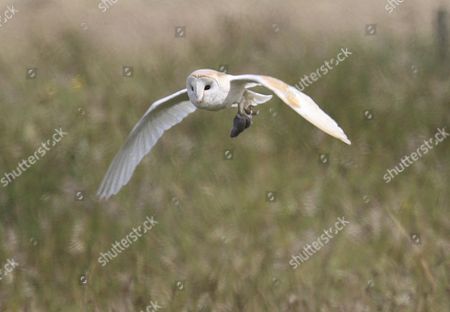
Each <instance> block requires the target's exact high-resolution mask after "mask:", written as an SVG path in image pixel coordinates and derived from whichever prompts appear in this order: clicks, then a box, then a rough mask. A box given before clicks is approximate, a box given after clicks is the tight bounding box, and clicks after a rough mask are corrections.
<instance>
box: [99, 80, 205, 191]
mask: <svg viewBox="0 0 450 312" xmlns="http://www.w3.org/2000/svg"><path fill="white" fill-rule="evenodd" d="M195 110H196V108H195V106H194V105H193V104H192V103H191V102H190V101H189V99H188V96H187V93H186V89H184V90H180V91H178V92H176V93H174V94H172V95H169V96H167V97H165V98H162V99H160V100H158V101H156V102H154V103H153V104H152V105H151V106H150V108H149V109H148V110H147V112H146V113H145V114H144V116H143V117H142V118H141V120H139V122H138V123H137V124H136V125H135V126H134V128H133V130H131V133H130V134H129V136H128V138H127V140H126V141H125V144H124V145H123V146H122V148H121V149H120V151H119V152H118V153H117V155H116V156H115V157H114V159H113V161H112V163H111V165H110V166H109V168H108V171H107V172H106V175H105V177H104V178H103V181H102V183H101V185H100V187H99V189H98V191H97V196H99V197H100V198H101V199H107V198H108V197H110V196H111V195H114V194H117V192H119V190H120V189H121V188H122V186H124V185H125V184H127V183H128V181H130V179H131V176H132V175H133V172H134V169H135V168H136V166H137V165H138V164H139V162H140V161H141V160H142V158H143V157H144V156H145V155H146V154H147V153H149V152H150V150H151V149H152V147H153V146H154V145H155V143H156V142H157V141H158V139H159V138H160V137H161V136H162V135H163V133H164V131H166V130H168V129H169V128H171V127H172V126H174V125H176V124H177V123H179V122H180V121H181V120H183V119H184V118H185V117H186V116H187V115H189V114H190V113H192V112H193V111H195Z"/></svg>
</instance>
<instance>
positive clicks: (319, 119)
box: [230, 75, 351, 145]
mask: <svg viewBox="0 0 450 312" xmlns="http://www.w3.org/2000/svg"><path fill="white" fill-rule="evenodd" d="M230 77H231V81H232V82H233V81H238V82H239V83H240V82H242V81H247V82H257V83H260V84H261V85H263V86H264V87H265V88H267V89H269V90H271V91H272V92H273V93H275V94H276V95H277V96H278V97H279V98H280V99H281V100H282V101H283V102H285V103H286V104H287V105H289V106H290V107H291V108H292V109H293V110H295V111H296V112H297V113H298V114H300V115H301V116H302V117H303V118H305V119H306V120H308V121H309V122H310V123H312V124H313V125H315V126H316V127H317V128H319V129H320V130H322V131H323V132H325V133H327V134H329V135H331V136H333V137H335V138H337V139H339V140H341V141H343V142H344V143H347V144H349V145H350V144H351V142H350V140H349V139H348V138H347V135H346V134H345V133H344V130H342V129H341V127H339V125H338V124H337V123H336V121H334V120H333V119H332V118H331V117H330V116H328V115H327V113H325V112H324V111H323V110H322V109H321V108H320V107H319V105H317V104H316V103H315V102H314V100H313V99H312V98H310V97H309V96H308V95H306V94H304V93H302V92H300V91H299V90H297V89H296V88H295V87H292V86H290V85H288V84H287V83H285V82H283V81H281V80H279V79H276V78H273V77H270V76H259V75H240V76H231V75H230Z"/></svg>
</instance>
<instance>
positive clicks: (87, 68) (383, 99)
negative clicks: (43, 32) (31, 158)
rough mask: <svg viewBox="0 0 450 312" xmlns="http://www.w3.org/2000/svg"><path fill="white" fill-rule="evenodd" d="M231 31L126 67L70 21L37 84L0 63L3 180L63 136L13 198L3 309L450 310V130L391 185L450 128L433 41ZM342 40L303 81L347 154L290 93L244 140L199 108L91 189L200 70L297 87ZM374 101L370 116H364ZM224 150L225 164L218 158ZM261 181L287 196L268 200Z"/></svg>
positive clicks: (6, 203)
mask: <svg viewBox="0 0 450 312" xmlns="http://www.w3.org/2000/svg"><path fill="white" fill-rule="evenodd" d="M223 27H224V33H226V34H227V36H228V37H225V38H222V40H223V42H234V43H235V45H234V46H233V48H232V49H223V48H221V45H220V44H218V45H217V46H213V47H211V46H210V45H208V44H207V43H205V42H203V41H201V40H194V41H191V42H190V43H189V46H183V49H184V50H183V51H184V52H183V53H184V56H183V57H180V56H176V55H175V54H174V53H171V52H172V51H170V50H163V49H161V50H159V51H158V53H156V55H153V56H152V58H151V59H149V58H146V57H145V56H142V57H141V58H139V59H137V58H136V59H133V60H132V64H128V63H129V60H127V63H126V64H124V60H123V59H119V58H117V57H112V56H108V55H105V54H104V53H103V52H102V50H101V49H100V50H98V49H97V47H96V46H95V42H94V41H93V40H91V39H89V38H86V37H84V36H83V35H80V34H79V33H77V32H74V31H66V32H64V33H62V35H61V38H58V41H57V42H51V41H50V42H45V41H44V40H38V39H36V42H35V43H34V45H35V47H36V50H37V51H41V52H42V54H41V57H40V59H39V63H38V64H36V67H38V69H39V72H38V78H37V79H35V80H26V79H25V77H24V76H25V73H24V72H25V70H24V68H25V66H26V64H23V66H17V64H11V63H7V62H3V61H0V69H1V73H0V77H1V81H2V82H5V83H4V85H3V87H2V92H1V94H0V103H1V106H2V108H3V111H4V112H5V113H4V114H2V115H1V116H0V133H1V134H0V136H1V143H2V144H1V146H2V157H1V162H0V168H1V172H2V173H3V172H8V171H11V170H13V169H14V168H15V167H16V166H17V163H18V162H19V161H20V160H21V159H22V158H24V157H25V156H28V155H31V154H32V153H33V152H34V151H35V149H36V148H37V147H38V146H39V144H40V143H41V142H42V141H44V140H46V139H47V138H49V137H50V135H51V134H52V133H53V129H55V128H59V127H62V128H63V129H64V130H65V131H67V132H68V133H69V134H68V135H67V137H65V138H64V139H63V140H62V141H61V143H59V144H58V145H57V146H55V147H54V148H53V149H52V150H51V151H50V152H49V153H48V154H47V155H46V156H45V157H44V158H43V159H41V160H40V161H39V162H38V163H37V164H36V165H34V166H33V167H32V168H30V169H29V170H28V171H26V172H25V173H23V174H22V176H20V177H19V178H18V179H17V180H15V181H14V182H13V183H11V184H10V185H9V186H8V187H6V188H3V189H2V190H1V193H0V204H1V205H0V209H1V210H0V214H1V220H2V221H1V223H0V226H1V230H0V235H1V242H2V243H1V244H0V256H1V257H0V263H3V262H1V261H2V259H8V258H10V257H14V258H15V259H16V260H17V262H18V263H19V264H20V267H19V268H18V269H17V270H16V271H14V272H13V273H12V274H11V275H10V276H9V277H8V278H6V279H4V280H2V281H0V304H1V307H2V309H3V310H8V311H18V310H23V311H59V310H61V309H64V310H65V311H81V310H87V311H107V310H108V311H129V310H133V309H134V310H141V309H144V308H145V306H146V305H147V304H148V303H149V302H150V300H156V301H158V303H159V304H161V305H162V306H163V307H164V310H165V311H341V310H342V311H445V310H446V308H448V306H449V299H448V298H449V296H448V292H449V260H448V259H449V257H448V256H449V255H448V250H449V248H448V247H449V244H450V242H449V237H450V236H449V234H450V224H449V218H448V207H449V194H448V182H449V176H450V175H449V158H448V155H449V152H450V149H449V144H448V142H447V141H446V142H444V143H442V144H441V145H439V146H438V147H436V148H435V149H433V150H432V152H430V153H429V154H427V155H426V156H425V157H424V158H422V159H421V160H420V161H418V162H417V163H416V164H414V165H413V166H412V167H410V168H409V169H408V170H406V171H405V172H404V173H402V174H401V175H399V176H397V177H396V178H395V179H394V180H393V181H392V182H391V183H389V184H385V183H384V181H383V175H384V173H385V171H386V170H387V169H388V168H392V167H393V166H394V165H395V164H397V163H398V162H399V160H400V158H401V157H402V156H403V155H406V154H409V153H410V152H411V151H414V150H415V149H416V148H417V147H418V146H419V145H420V144H421V143H422V141H423V140H424V139H426V138H429V137H431V136H432V135H433V134H434V133H435V132H436V128H438V127H445V126H447V125H448V124H449V114H448V109H449V104H450V103H449V98H450V90H449V88H448V85H449V84H448V83H449V79H448V73H449V72H448V64H442V63H440V62H438V61H437V60H436V59H435V58H434V56H433V51H432V50H431V48H430V46H431V42H428V41H427V40H426V39H423V38H422V39H420V38H411V41H406V42H399V41H397V40H396V39H395V38H389V37H385V38H383V37H381V38H378V40H379V42H378V43H377V44H367V43H363V42H361V39H359V38H347V39H346V40H345V41H344V42H343V41H338V40H337V41H336V42H334V43H333V42H332V43H330V42H328V43H326V44H324V45H323V48H321V47H320V46H319V47H317V46H316V48H315V49H313V48H312V47H313V42H312V41H311V39H308V38H307V37H302V35H301V34H299V41H297V42H293V41H292V40H289V36H293V35H292V34H279V35H278V37H277V38H273V39H272V40H267V38H265V37H264V36H261V35H259V33H260V29H259V28H258V29H256V27H255V29H253V30H252V29H248V31H246V32H242V30H241V29H240V28H239V27H238V26H236V25H233V24H232V23H228V22H226V21H225V22H224V23H223ZM380 42H381V43H380ZM412 43H414V44H412ZM343 45H344V47H348V48H349V49H350V50H351V51H353V55H352V56H351V57H350V58H349V59H348V60H346V62H344V63H342V64H341V65H339V66H338V67H336V68H335V69H334V70H332V71H331V72H330V73H329V74H328V75H327V76H325V77H323V78H321V79H320V80H319V81H318V82H316V83H315V84H314V85H312V86H311V87H309V88H308V89H306V90H305V92H306V93H307V94H309V95H311V96H312V97H313V98H314V99H315V100H316V101H317V102H318V103H319V104H320V105H321V107H322V108H323V109H324V110H325V111H327V112H328V113H330V115H331V116H333V117H334V118H335V119H336V120H337V121H338V123H339V124H340V125H341V126H342V127H343V129H345V131H346V133H347V134H348V135H349V138H350V139H351V140H352V142H353V145H352V146H350V147H349V146H345V145H344V144H342V143H340V142H338V141H337V140H334V139H332V138H330V137H327V136H326V135H324V134H322V133H320V132H319V131H318V130H316V129H315V128H313V126H311V125H310V124H308V123H307V122H306V121H304V120H303V119H302V118H301V117H300V116H298V115H297V114H295V113H294V112H293V111H291V110H290V109H289V108H288V107H286V106H285V105H284V104H283V103H281V102H280V101H279V100H278V99H274V100H272V101H271V102H270V103H268V104H266V105H265V106H264V107H261V114H260V115H259V116H258V117H257V118H256V120H255V123H254V125H253V126H252V127H251V128H250V129H249V130H247V131H246V132H244V133H243V134H242V135H241V136H240V137H239V138H238V139H236V140H231V139H230V138H229V136H228V133H229V129H230V127H231V122H232V118H233V115H234V112H233V111H228V112H221V113H218V114H209V113H207V112H197V113H195V114H194V115H192V116H190V117H188V118H187V119H186V120H185V121H184V122H183V123H182V124H180V125H178V126H177V127H175V128H173V129H172V130H170V131H169V132H168V133H167V134H166V135H165V136H164V137H163V138H162V139H161V140H160V142H159V143H158V144H157V146H156V147H155V149H154V150H153V151H152V153H151V154H150V156H148V157H146V158H145V160H144V161H143V162H142V164H141V165H140V166H139V167H138V169H137V171H136V173H135V175H134V177H133V179H132V180H131V182H130V183H129V185H127V186H126V187H125V188H124V189H123V190H122V191H121V192H120V193H119V195H118V196H116V197H114V198H113V199H111V200H109V201H107V202H98V201H97V200H96V198H95V191H96V188H97V186H98V184H99V182H100V180H101V178H102V177H103V174H104V173H105V171H106V169H107V166H108V165H109V162H110V161H111V159H112V157H113V156H114V154H115V153H116V152H117V151H118V149H119V148H120V146H121V144H122V143H123V141H124V139H125V138H126V136H127V134H128V132H129V131H130V129H131V128H132V126H133V125H134V123H135V122H136V121H137V120H138V119H139V118H140V116H141V115H142V114H143V112H144V111H145V110H146V108H147V107H148V105H149V104H150V103H151V101H152V100H155V99H158V98H160V97H162V96H165V95H167V94H169V93H171V92H172V91H175V90H178V89H181V88H183V87H184V81H185V77H186V76H187V74H189V73H190V72H191V71H193V70H195V69H197V68H202V67H210V68H217V67H218V66H219V65H220V64H227V65H228V66H229V69H230V71H231V73H233V74H239V73H246V72H249V73H257V74H268V75H273V76H275V77H278V78H280V79H283V80H285V81H287V82H288V83H291V84H294V83H296V82H297V81H298V79H299V78H300V77H301V76H302V75H303V74H306V73H309V72H312V71H314V70H315V69H316V68H317V67H318V66H320V65H321V64H322V62H323V61H324V60H325V59H329V58H330V57H333V56H334V55H335V54H336V53H337V51H339V49H340V48H342V47H343ZM305 47H308V48H305ZM309 47H311V49H310V48H309ZM249 51H255V52H249ZM123 65H133V66H134V69H135V73H134V76H133V77H132V78H124V77H122V76H121V70H122V66H123ZM412 65H414V66H415V67H416V68H417V69H418V71H417V72H416V73H414V71H412V70H411V66H412ZM367 109H369V110H371V111H372V112H373V115H374V118H373V120H367V119H365V118H364V111H365V110H367ZM228 149H230V150H232V151H233V159H232V160H225V159H224V151H225V150H228ZM322 153H325V154H328V155H329V163H328V164H327V165H324V164H322V163H320V162H319V156H320V154H322ZM77 191H82V192H84V194H85V198H84V200H82V201H77V200H76V198H75V194H76V192H77ZM268 191H275V192H276V194H277V197H276V201H275V202H273V203H272V202H267V201H266V192H268ZM149 215H152V216H154V217H155V219H156V220H157V221H158V222H159V223H158V225H156V227H155V228H154V229H153V230H152V231H151V232H149V233H147V234H146V235H145V236H144V237H143V238H141V239H140V240H139V241H137V242H136V243H135V244H133V245H132V246H131V247H130V248H129V249H127V250H126V251H125V252H123V253H122V254H121V255H120V256H118V257H117V258H116V259H114V260H113V261H112V262H111V263H109V264H108V265H107V266H106V267H101V266H99V265H98V263H97V258H98V256H99V254H100V252H105V251H107V250H108V249H109V248H110V246H111V244H112V243H113V242H114V241H116V240H120V239H121V238H123V237H124V236H125V235H126V234H127V233H129V232H130V230H131V229H132V228H133V227H134V226H137V225H139V224H141V223H142V222H143V221H144V219H145V217H146V216H149ZM341 216H345V217H346V219H347V220H349V221H350V222H351V224H350V225H349V226H348V227H347V228H346V229H345V230H344V231H343V232H342V233H340V234H339V235H337V236H336V237H335V238H334V239H333V240H332V241H331V242H330V243H329V244H328V245H327V246H326V247H324V248H323V249H322V250H320V251H319V252H318V253H317V254H315V255H314V256H313V257H312V258H311V259H310V260H309V261H307V262H306V263H304V264H302V265H301V266H300V268H299V269H297V270H295V271H294V270H292V269H291V267H290V266H289V265H288V261H289V260H290V257H291V255H293V254H297V253H299V252H300V250H301V248H302V247H303V246H304V245H305V244H307V243H311V242H312V241H313V240H315V239H316V237H317V236H318V235H320V233H321V232H322V231H323V230H324V229H326V228H329V227H330V226H332V225H333V224H334V222H335V220H336V218H337V217H341ZM412 233H419V234H420V237H421V244H420V245H414V244H413V242H412V241H411V240H410V237H409V236H410V235H411V234H412ZM5 261H6V260H5ZM82 274H86V276H87V279H88V282H87V284H86V285H82V284H81V283H80V276H81V275H82ZM178 281H182V282H183V283H184V288H183V290H179V289H177V287H176V284H177V282H178Z"/></svg>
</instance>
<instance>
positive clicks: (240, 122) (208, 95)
mask: <svg viewBox="0 0 450 312" xmlns="http://www.w3.org/2000/svg"><path fill="white" fill-rule="evenodd" d="M256 86H262V87H264V88H267V89H268V90H269V91H271V92H273V93H274V94H276V95H277V96H278V97H279V98H280V99H281V100H282V101H283V102H284V103H286V104H287V105H288V106H289V107H291V108H292V109H293V110H295V111H296V112H297V113H298V114H300V115H301V116H303V117H304V118H305V119H306V120H308V121H309V122H310V123H312V124H313V125H315V126H316V127H318V128H319V129H320V130H322V131H324V132H325V133H328V134H329V135H331V136H333V137H335V138H337V139H339V140H341V141H343V142H345V143H347V144H351V143H350V140H349V139H348V138H347V136H346V135H345V133H344V131H343V130H342V129H341V128H340V127H339V126H338V124H337V123H336V122H335V121H334V120H333V119H332V118H331V117H330V116H328V115H327V114H326V113H325V112H324V111H322V110H321V109H320V107H319V106H318V105H317V104H316V103H315V102H314V101H313V100H312V99H311V98H310V97H309V96H307V95H306V94H304V93H302V92H300V91H299V90H297V89H296V88H294V87H292V86H290V85H288V84H286V83H284V82H283V81H281V80H279V79H276V78H273V77H270V76H260V75H239V76H233V75H229V74H226V73H222V72H218V71H215V70H212V69H200V70H196V71H194V72H193V73H192V74H190V75H189V76H188V77H187V80H186V88H185V89H183V90H180V91H177V92H175V93H173V94H171V95H169V96H167V97H164V98H162V99H160V100H157V101H156V102H154V103H153V104H152V105H151V106H150V108H149V109H148V110H147V111H146V112H145V114H144V116H143V117H142V118H141V119H140V120H139V122H138V123H137V124H136V125H135V126H134V128H133V129H132V130H131V133H130V134H129V136H128V138H127V139H126V141H125V144H124V145H123V146H122V148H121V150H120V151H119V152H118V153H117V155H116V156H115V157H114V159H113V161H112V163H111V165H110V166H109V168H108V171H107V172H106V174H105V177H104V178H103V181H102V183H101V185H100V187H99V189H98V192H97V195H98V196H99V197H100V198H101V199H107V198H109V197H110V196H112V195H115V194H117V193H118V192H119V190H120V189H121V188H122V187H123V186H124V185H125V184H127V183H128V181H129V180H130V179H131V176H132V175H133V172H134V170H135V168H136V166H137V165H138V164H139V162H140V161H141V160H142V158H143V157H144V156H145V155H146V154H147V153H149V152H150V150H151V149H152V147H153V146H154V145H155V143H156V142H157V141H158V139H159V138H160V137H161V136H162V135H163V133H164V132H165V131H166V130H168V129H169V128H171V127H173V126H174V125H176V124H178V123H179V122H181V121H182V120H183V119H184V118H185V117H186V116H188V115H189V114H190V113H192V112H194V111H195V110H197V109H203V110H207V111H220V110H222V109H225V108H231V107H237V109H238V112H237V115H236V117H235V118H234V120H233V128H232V130H231V134H230V136H231V137H235V136H237V135H239V133H241V132H242V131H243V130H245V129H246V128H248V127H249V126H250V125H251V123H252V117H253V116H254V115H255V114H256V111H255V107H256V106H257V105H259V104H262V103H265V102H267V101H269V100H270V99H271V98H272V95H264V94H259V93H256V92H254V91H252V90H250V88H253V87H256Z"/></svg>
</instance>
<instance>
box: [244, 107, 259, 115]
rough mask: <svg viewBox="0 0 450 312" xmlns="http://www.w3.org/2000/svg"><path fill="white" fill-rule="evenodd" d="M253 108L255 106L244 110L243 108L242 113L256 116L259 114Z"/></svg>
mask: <svg viewBox="0 0 450 312" xmlns="http://www.w3.org/2000/svg"><path fill="white" fill-rule="evenodd" d="M254 108H255V106H253V105H249V106H247V107H246V108H244V111H245V112H246V113H247V115H251V116H256V115H258V114H259V111H258V110H255V109H254Z"/></svg>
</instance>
